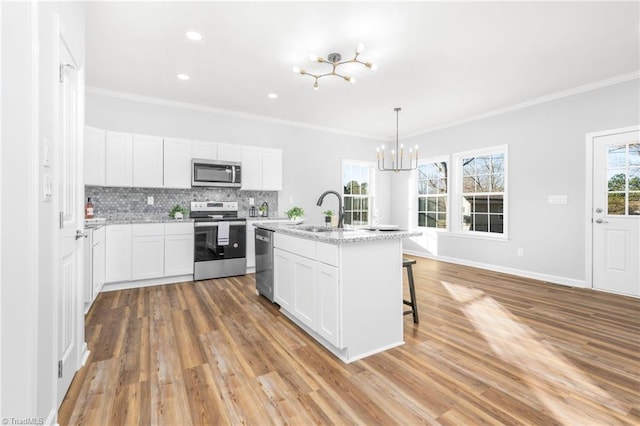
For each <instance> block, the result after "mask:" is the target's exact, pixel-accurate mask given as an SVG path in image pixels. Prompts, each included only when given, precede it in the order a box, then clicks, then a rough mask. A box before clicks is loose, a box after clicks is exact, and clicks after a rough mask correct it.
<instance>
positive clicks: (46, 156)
mask: <svg viewBox="0 0 640 426" xmlns="http://www.w3.org/2000/svg"><path fill="white" fill-rule="evenodd" d="M50 158H51V144H50V143H49V139H47V138H43V139H42V166H43V167H49V166H50V165H51V159H50Z"/></svg>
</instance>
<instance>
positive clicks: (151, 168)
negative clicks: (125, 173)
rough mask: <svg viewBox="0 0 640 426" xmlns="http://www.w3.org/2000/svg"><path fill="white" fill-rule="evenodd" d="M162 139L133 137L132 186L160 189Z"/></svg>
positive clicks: (143, 136)
mask: <svg viewBox="0 0 640 426" xmlns="http://www.w3.org/2000/svg"><path fill="white" fill-rule="evenodd" d="M162 152H163V148H162V138H160V137H157V136H146V135H134V136H133V186H137V187H142V188H161V187H162V180H163V179H162V174H163V154H162Z"/></svg>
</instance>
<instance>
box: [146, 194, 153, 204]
mask: <svg viewBox="0 0 640 426" xmlns="http://www.w3.org/2000/svg"><path fill="white" fill-rule="evenodd" d="M147 205H149V206H152V205H153V197H152V196H149V197H147Z"/></svg>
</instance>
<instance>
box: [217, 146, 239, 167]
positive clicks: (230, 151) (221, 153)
mask: <svg viewBox="0 0 640 426" xmlns="http://www.w3.org/2000/svg"><path fill="white" fill-rule="evenodd" d="M217 159H218V160H220V161H237V162H238V163H239V162H241V161H242V147H241V146H240V145H232V144H229V143H219V144H218V158H217Z"/></svg>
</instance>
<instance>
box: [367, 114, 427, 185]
mask: <svg viewBox="0 0 640 426" xmlns="http://www.w3.org/2000/svg"><path fill="white" fill-rule="evenodd" d="M393 110H394V111H395V112H396V148H395V149H392V150H391V155H390V156H389V160H390V161H391V167H387V166H385V157H386V153H385V150H384V145H382V146H381V147H379V148H376V160H377V162H378V170H380V171H383V172H391V171H393V172H408V171H411V170H415V169H417V168H418V145H416V146H415V149H416V150H415V151H414V150H413V149H412V148H409V166H408V167H403V159H404V145H402V144H400V146H398V116H399V113H400V111H401V110H402V109H401V108H397V107H396V108H394V109H393ZM387 164H388V163H387Z"/></svg>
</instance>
